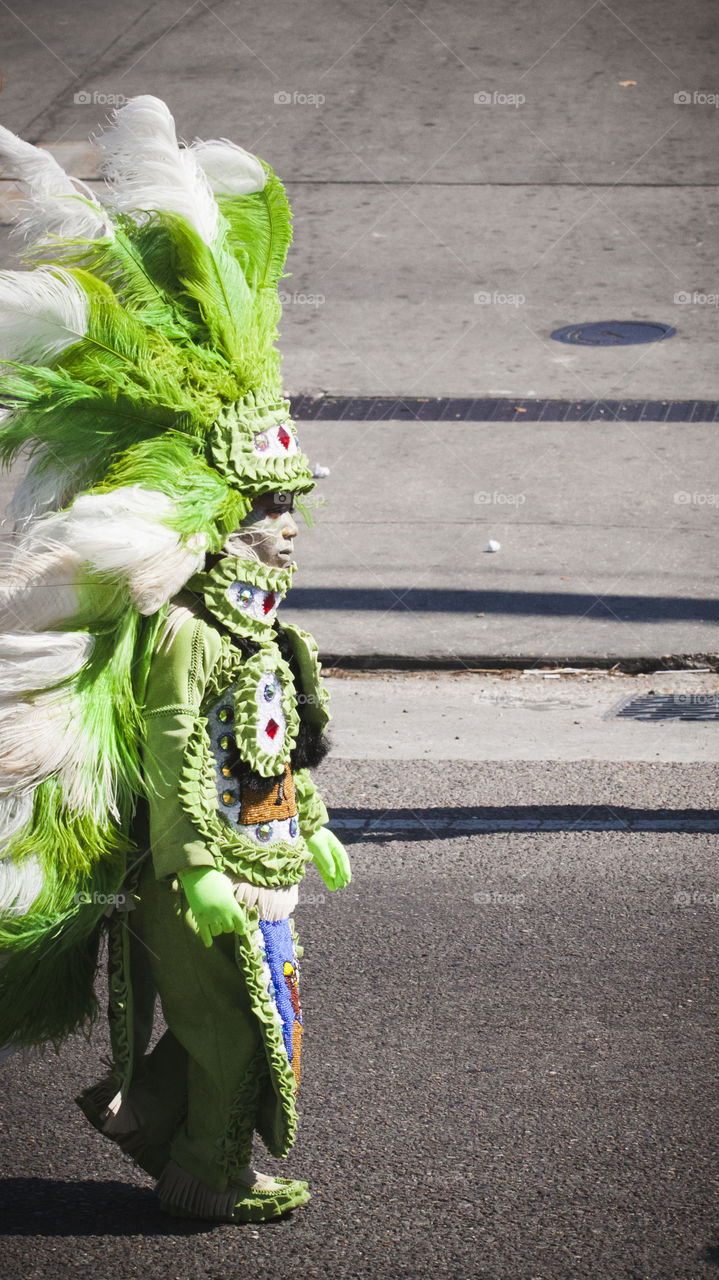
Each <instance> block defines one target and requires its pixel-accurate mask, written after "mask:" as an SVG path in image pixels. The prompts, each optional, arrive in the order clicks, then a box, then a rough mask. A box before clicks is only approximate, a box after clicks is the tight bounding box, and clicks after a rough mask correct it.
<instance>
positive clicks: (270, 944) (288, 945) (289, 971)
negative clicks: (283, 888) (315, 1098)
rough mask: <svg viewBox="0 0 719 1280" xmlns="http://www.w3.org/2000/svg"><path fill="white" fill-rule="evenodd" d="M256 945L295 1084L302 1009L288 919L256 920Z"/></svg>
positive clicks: (292, 939) (297, 1082) (298, 1058)
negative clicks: (257, 926)
mask: <svg viewBox="0 0 719 1280" xmlns="http://www.w3.org/2000/svg"><path fill="white" fill-rule="evenodd" d="M259 933H260V935H261V940H260V937H258V938H257V945H258V946H259V948H260V952H261V954H262V961H263V971H264V974H265V979H266V982H267V990H268V991H269V994H270V996H271V999H272V1003H273V1006H274V1009H275V1011H276V1014H277V1021H278V1024H279V1025H280V1026H281V1028H282V1035H283V1039H284V1043H285V1050H286V1053H287V1057H288V1059H289V1062H290V1064H291V1066H292V1070H293V1072H294V1076H295V1082H296V1086H297V1087H298V1088H299V1083H300V1056H301V1052H302V1012H301V1010H300V992H299V969H298V965H297V952H296V949H295V942H294V938H293V936H292V925H291V923H290V921H289V920H260V928H259Z"/></svg>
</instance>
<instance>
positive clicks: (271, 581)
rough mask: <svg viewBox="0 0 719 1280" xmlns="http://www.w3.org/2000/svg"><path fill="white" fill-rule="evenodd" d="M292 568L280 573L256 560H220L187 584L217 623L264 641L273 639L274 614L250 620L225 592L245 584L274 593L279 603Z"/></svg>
mask: <svg viewBox="0 0 719 1280" xmlns="http://www.w3.org/2000/svg"><path fill="white" fill-rule="evenodd" d="M294 571H295V566H294V565H293V564H290V565H286V566H285V568H283V569H273V568H271V567H270V566H269V565H264V564H260V563H259V561H257V560H246V559H244V558H240V557H238V556H223V557H222V559H221V560H220V561H219V562H218V563H217V564H216V565H215V567H214V569H210V570H208V571H207V572H206V573H196V574H195V575H194V576H193V577H192V578H190V581H189V582H188V584H187V585H188V587H189V589H190V590H191V591H195V592H197V594H198V595H201V596H202V597H203V599H204V601H205V604H206V606H207V608H208V609H209V611H210V613H212V614H213V615H214V616H215V617H216V618H218V619H219V621H220V622H223V623H224V624H225V626H226V627H229V628H230V630H231V631H234V632H235V633H236V634H237V635H240V636H252V637H253V638H254V639H256V640H260V641H265V640H267V639H268V638H270V637H271V636H272V624H273V622H274V618H275V611H274V609H273V610H272V613H271V614H270V615H268V618H267V621H260V620H259V619H257V618H252V617H250V615H249V614H247V613H245V612H244V610H242V609H240V608H239V606H238V605H236V604H233V603H232V601H231V600H230V598H229V596H228V594H227V593H228V589H229V588H230V587H231V586H232V585H233V583H235V582H247V583H249V584H250V585H251V586H253V587H259V588H260V589H261V590H262V591H274V592H275V594H276V595H277V597H278V601H277V603H278V604H279V603H280V600H281V598H282V597H284V596H286V595H287V592H288V591H289V589H290V587H291V586H292V575H293V573H294Z"/></svg>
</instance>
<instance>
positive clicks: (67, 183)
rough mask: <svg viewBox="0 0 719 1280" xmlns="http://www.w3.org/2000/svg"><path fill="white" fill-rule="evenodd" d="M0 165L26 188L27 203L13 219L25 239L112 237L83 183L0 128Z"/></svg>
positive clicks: (45, 154) (108, 224)
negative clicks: (55, 236) (8, 170)
mask: <svg viewBox="0 0 719 1280" xmlns="http://www.w3.org/2000/svg"><path fill="white" fill-rule="evenodd" d="M0 165H2V167H3V168H8V167H9V168H11V169H12V170H13V173H12V177H14V178H17V179H18V180H19V181H20V182H22V183H23V184H24V186H25V187H26V188H27V192H28V197H29V200H28V202H27V203H24V204H23V206H22V207H21V209H20V212H19V214H18V215H17V217H16V219H15V221H16V222H17V223H18V230H20V231H21V232H22V233H23V234H24V235H25V237H26V239H27V240H29V241H35V240H39V239H42V238H44V237H45V236H46V235H47V233H50V234H51V235H57V236H67V237H73V236H81V237H84V238H85V239H88V240H94V239H97V238H98V237H99V236H111V235H113V233H114V229H113V225H112V223H111V222H110V220H109V218H108V217H107V214H106V213H105V211H104V209H103V208H102V205H100V204H98V202H97V200H95V198H94V196H93V195H92V193H91V192H90V190H89V188H88V187H86V186H85V183H84V182H80V180H79V179H76V178H71V177H70V176H69V174H67V173H65V170H64V169H63V168H62V166H61V165H59V164H58V162H57V160H56V159H55V158H54V156H52V155H51V154H50V152H49V151H44V150H41V149H40V147H34V146H33V145H32V143H30V142H24V141H23V139H22V138H18V137H17V135H16V134H14V133H11V132H10V130H9V129H6V128H4V127H3V126H2V125H0ZM78 188H79V191H78ZM87 201H89V204H88V203H87Z"/></svg>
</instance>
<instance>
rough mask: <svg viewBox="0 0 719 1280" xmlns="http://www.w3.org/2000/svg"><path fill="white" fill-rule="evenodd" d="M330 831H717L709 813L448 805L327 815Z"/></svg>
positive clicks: (445, 834) (715, 817) (348, 834)
mask: <svg viewBox="0 0 719 1280" xmlns="http://www.w3.org/2000/svg"><path fill="white" fill-rule="evenodd" d="M330 822H331V824H332V829H333V831H336V832H337V834H338V835H340V834H341V836H342V839H343V840H344V841H345V843H347V844H352V843H353V842H357V841H360V840H376V841H382V840H446V839H449V838H450V837H452V836H458V835H480V834H491V833H492V832H495V831H497V832H498V831H686V832H692V831H693V832H701V831H719V812H717V811H716V810H714V809H632V808H629V807H628V806H626V805H602V804H595V805H588V804H547V805H529V804H528V805H494V806H493V805H486V806H480V805H466V806H461V805H452V806H449V807H446V808H442V807H437V808H426V809H420V808H416V809H385V810H382V809H339V808H334V807H333V808H332V809H331V810H330Z"/></svg>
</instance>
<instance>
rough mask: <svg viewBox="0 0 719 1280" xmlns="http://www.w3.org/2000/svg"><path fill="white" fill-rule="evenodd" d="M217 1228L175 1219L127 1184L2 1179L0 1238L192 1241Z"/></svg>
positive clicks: (146, 1191) (147, 1194)
mask: <svg viewBox="0 0 719 1280" xmlns="http://www.w3.org/2000/svg"><path fill="white" fill-rule="evenodd" d="M217 1225H219V1224H216V1223H209V1222H199V1221H197V1220H192V1219H189V1218H171V1217H170V1216H169V1215H167V1214H164V1213H162V1212H161V1210H160V1209H159V1208H158V1207H157V1200H156V1198H155V1195H154V1193H153V1191H152V1190H151V1189H150V1188H149V1187H148V1188H145V1187H135V1186H133V1185H132V1184H131V1183H127V1182H99V1181H97V1182H94V1181H89V1180H83V1181H77V1182H65V1181H63V1180H61V1179H60V1178H0V1237H2V1236H135V1235H138V1234H142V1235H156V1236H166V1235H170V1236H177V1235H183V1236H185V1235H187V1236H193V1235H201V1234H203V1233H206V1232H207V1231H213V1230H214V1229H215V1227H216V1226H217Z"/></svg>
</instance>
